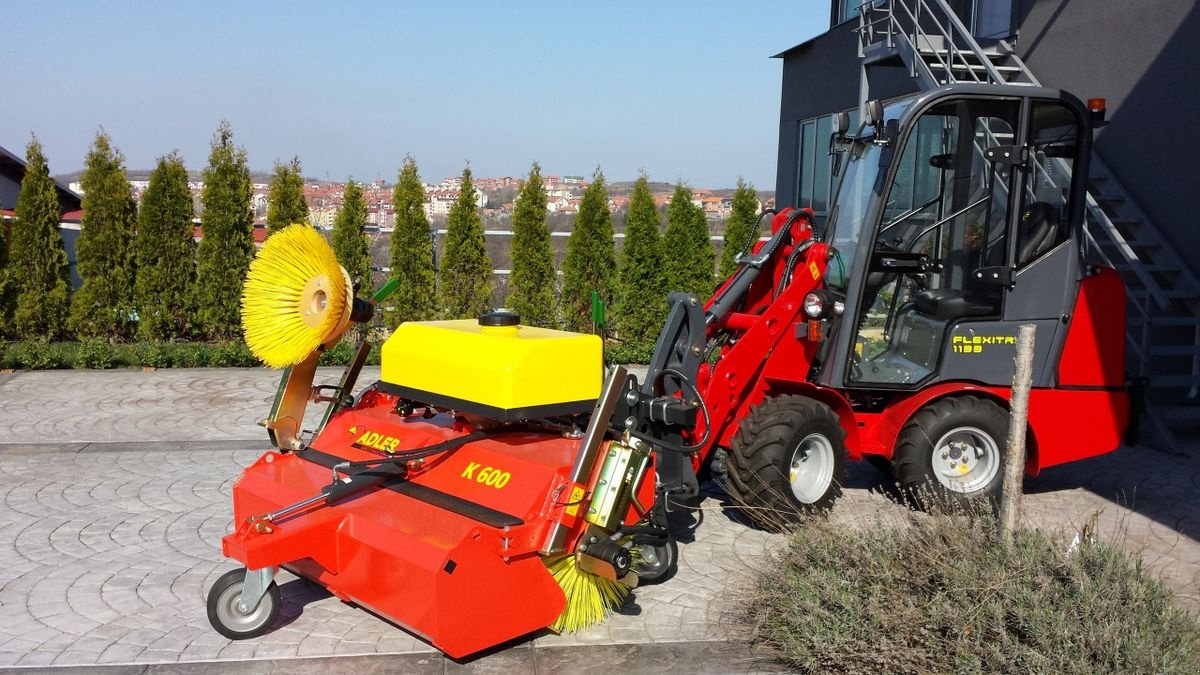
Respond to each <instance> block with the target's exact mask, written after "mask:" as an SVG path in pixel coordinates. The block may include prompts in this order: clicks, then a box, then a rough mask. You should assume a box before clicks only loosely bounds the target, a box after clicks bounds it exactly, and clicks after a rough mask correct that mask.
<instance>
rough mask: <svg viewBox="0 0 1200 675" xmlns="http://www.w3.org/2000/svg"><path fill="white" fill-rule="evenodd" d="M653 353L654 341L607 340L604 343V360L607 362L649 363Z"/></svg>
mask: <svg viewBox="0 0 1200 675" xmlns="http://www.w3.org/2000/svg"><path fill="white" fill-rule="evenodd" d="M653 355H654V343H650V344H645V343H634V342H609V343H606V344H605V345H604V360H605V362H607V363H619V364H622V365H626V364H641V365H645V364H647V363H650V357H651V356H653Z"/></svg>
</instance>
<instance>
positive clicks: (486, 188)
mask: <svg viewBox="0 0 1200 675" xmlns="http://www.w3.org/2000/svg"><path fill="white" fill-rule="evenodd" d="M522 180H523V179H522V178H519V177H513V176H498V177H479V178H475V179H474V181H473V182H474V184H475V188H476V199H475V205H476V206H478V207H479V209H480V210H481V212H482V213H483V215H485V216H500V215H504V214H507V213H511V212H512V208H513V204H514V202H515V201H516V200H517V199H518V196H519V193H518V190H519V189H520V187H521V182H522ZM542 182H543V184H544V185H545V188H546V196H547V204H546V208H547V210H548V211H549V212H550V213H555V214H572V213H578V211H579V205H580V203H581V202H582V200H583V192H584V190H586V189H587V186H588V182H587V180H586V179H585V178H584V177H583V176H556V175H546V176H542ZM149 185H150V182H149V181H148V180H131V181H129V187H130V188H131V189H132V190H133V195H134V199H135V200H136V201H138V202H139V203H140V202H141V198H142V194H143V193H144V192H145V191H146V188H147V187H149ZM68 187H69V188H70V189H71V190H73V191H74V192H76V193H78V194H83V186H82V185H81V184H80V183H78V182H75V183H71V184H70V185H69V186H68ZM188 187H189V188H190V189H191V191H192V195H193V198H194V200H195V202H196V209H197V211H199V209H200V192H201V191H202V190H203V189H204V183H203V182H201V181H191V182H189V183H188ZM345 187H346V185H345V183H335V182H329V183H308V184H306V185H305V186H304V196H305V199H306V200H307V202H308V211H309V220H310V222H311V223H312V224H313V226H315V227H317V228H320V229H325V230H328V229H332V227H333V221H334V218H336V217H337V214H338V211H340V210H341V208H342V193H343V190H344V189H345ZM392 188H393V186H392V185H389V184H388V183H387V182H386V181H384V180H383V179H377V180H375V181H373V182H371V183H366V184H363V197H364V199H365V200H366V202H367V224H368V225H369V226H371V227H377V228H380V229H390V228H391V227H392V226H393V225H394V224H395V214H394V213H393V211H392ZM251 190H252V194H251V205H252V207H253V209H254V219H255V224H257V225H262V224H264V223H265V221H266V216H267V195H268V192H269V190H270V184H269V183H253V184H252V185H251ZM461 191H462V177H461V176H448V177H446V178H444V179H443V180H442V181H441V182H440V183H437V184H426V185H425V216H426V217H427V218H429V219H430V220H440V219H445V218H446V217H448V216H449V215H450V207H451V206H453V205H454V203H455V202H456V201H457V200H458V197H459V194H460V193H461ZM489 193H492V194H496V193H499V195H500V196H501V197H503V198H505V199H509V200H511V201H503V200H501V201H499V202H498V203H497V204H495V205H494V206H489V204H490V202H491V198H490V197H489ZM671 196H672V193H670V192H662V193H655V195H654V203H655V205H656V206H659V207H663V206H666V205H669V204H670V203H671ZM692 203H693V204H695V205H696V206H698V207H700V208H701V209H703V210H704V216H705V218H707V219H708V220H712V221H720V220H726V219H728V218H729V216H730V213H731V212H732V208H733V198H732V196H728V195H727V196H719V195H714V194H713V192H712V190H708V189H704V188H696V189H693V190H692ZM770 204H771V202H768V206H769V205H770ZM608 208H609V210H611V211H613V212H614V213H618V212H622V211H624V210H626V209H627V208H629V197H628V196H626V195H615V196H613V197H611V198H610V199H609V200H608ZM762 208H763V203H762V202H761V201H759V205H758V210H759V211H761V210H762Z"/></svg>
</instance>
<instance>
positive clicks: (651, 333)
mask: <svg viewBox="0 0 1200 675" xmlns="http://www.w3.org/2000/svg"><path fill="white" fill-rule="evenodd" d="M659 223H660V218H659V213H658V209H657V208H656V207H655V206H654V196H653V195H652V194H650V184H649V181H648V180H647V179H646V177H645V176H641V177H640V178H638V179H637V182H636V183H634V184H633V192H632V194H630V196H629V215H628V216H627V218H626V220H625V244H624V245H623V246H622V247H621V271H620V281H619V282H618V284H617V320H618V323H617V325H618V326H619V328H620V335H621V339H623V340H624V341H626V342H628V343H631V344H634V345H638V346H639V347H646V346H650V345H652V344H653V341H654V339H655V338H657V337H658V332H659V330H660V329H661V328H662V323H663V319H664V317H665V316H666V310H667V290H666V281H665V278H664V276H663V266H662V265H663V250H662V237H661V236H660V235H659V232H658V230H659Z"/></svg>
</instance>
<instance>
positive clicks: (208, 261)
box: [194, 122, 254, 339]
mask: <svg viewBox="0 0 1200 675" xmlns="http://www.w3.org/2000/svg"><path fill="white" fill-rule="evenodd" d="M250 194H251V192H250V170H249V169H248V168H247V167H246V151H245V150H244V149H242V148H239V147H236V146H234V144H233V129H231V128H230V126H229V123H228V122H221V126H220V127H219V128H218V129H217V133H216V135H214V136H213V140H212V152H211V153H210V154H209V157H208V167H206V168H205V169H204V190H203V192H201V194H200V206H201V208H202V209H203V210H202V212H201V214H200V224H201V227H202V228H203V234H204V238H203V239H201V240H200V247H199V249H198V251H197V257H198V259H199V264H198V265H197V274H196V285H195V287H194V289H195V306H196V308H197V310H196V318H197V320H198V323H199V325H200V329H201V331H202V332H203V333H205V334H206V335H208V336H209V337H212V338H216V339H228V338H232V337H235V336H237V335H238V334H239V318H240V316H241V311H240V306H239V303H240V300H241V293H242V282H243V280H244V278H245V276H246V270H247V269H249V267H250V260H251V258H252V257H253V256H254V212H253V210H252V209H251V205H250Z"/></svg>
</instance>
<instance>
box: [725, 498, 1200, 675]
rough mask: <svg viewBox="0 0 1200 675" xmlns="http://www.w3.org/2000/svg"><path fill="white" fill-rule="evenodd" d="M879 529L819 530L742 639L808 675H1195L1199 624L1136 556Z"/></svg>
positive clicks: (825, 525) (759, 605)
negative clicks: (975, 674) (763, 647)
mask: <svg viewBox="0 0 1200 675" xmlns="http://www.w3.org/2000/svg"><path fill="white" fill-rule="evenodd" d="M967 511H969V512H966V513H964V512H963V510H962V509H957V510H956V512H949V513H948V512H946V511H945V510H938V511H937V512H934V513H911V514H907V515H906V516H904V517H903V518H900V519H897V520H895V521H892V522H883V521H879V522H878V523H876V525H875V526H874V527H856V528H847V527H845V526H844V525H838V524H836V523H834V522H831V521H828V520H825V519H821V518H813V519H808V520H807V522H805V524H804V525H803V526H802V527H800V528H798V529H797V530H796V531H794V532H793V533H792V534H791V535H790V538H789V540H788V542H787V544H786V545H785V546H784V547H783V548H782V549H781V550H780V551H779V552H777V553H776V554H775V555H774V557H773V559H772V560H771V561H770V563H768V564H766V565H764V566H762V568H761V569H760V570H759V571H758V572H756V575H757V576H756V577H755V579H754V581H753V584H752V585H751V587H750V588H749V589H748V590H747V591H746V592H745V595H744V597H741V598H739V601H738V602H737V603H736V605H737V607H738V609H736V610H735V611H734V612H733V616H731V617H729V618H731V619H733V621H732V623H734V624H735V625H738V626H740V627H741V628H739V629H738V630H739V631H742V632H744V634H743V635H742V637H744V638H746V639H748V640H750V641H752V642H754V643H757V644H766V645H768V646H769V647H771V648H773V649H774V650H776V651H777V653H778V655H779V656H780V657H781V658H782V659H783V660H785V661H786V662H787V663H788V664H789V665H790V666H791V667H793V668H796V669H798V670H800V671H801V672H812V673H828V672H834V673H881V672H886V673H930V672H938V673H945V672H1005V673H1088V674H1091V673H1108V672H1135V673H1189V674H1190V673H1197V672H1200V656H1198V654H1200V651H1198V646H1200V639H1198V634H1197V624H1196V623H1195V619H1194V617H1192V616H1190V615H1189V614H1187V613H1186V612H1184V611H1183V610H1181V609H1179V608H1178V607H1176V606H1175V605H1174V604H1173V601H1172V598H1171V594H1170V592H1169V591H1168V590H1167V589H1166V588H1165V587H1164V586H1163V584H1162V583H1161V582H1160V581H1159V580H1157V579H1156V578H1154V577H1153V576H1152V575H1151V574H1149V573H1148V572H1147V571H1146V570H1145V569H1144V568H1143V565H1142V562H1141V560H1140V558H1138V557H1136V556H1130V555H1128V554H1127V553H1125V552H1124V551H1123V550H1121V549H1120V548H1119V547H1118V546H1115V545H1113V544H1111V543H1108V542H1104V541H1095V540H1091V541H1090V542H1089V543H1085V544H1084V545H1083V546H1081V547H1079V548H1077V550H1075V551H1074V552H1070V553H1069V552H1068V550H1069V549H1070V548H1071V546H1070V543H1069V538H1067V537H1064V536H1059V535H1047V534H1045V533H1042V532H1039V531H1033V530H1022V531H1020V532H1019V533H1018V534H1017V536H1016V539H1015V543H1014V544H1013V545H1012V546H1011V547H1006V546H1004V545H1002V544H1000V543H998V540H997V537H996V536H995V535H996V530H995V527H996V526H995V520H994V518H993V517H992V516H991V514H990V513H989V512H987V511H985V510H984V509H974V510H971V509H967Z"/></svg>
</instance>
